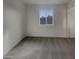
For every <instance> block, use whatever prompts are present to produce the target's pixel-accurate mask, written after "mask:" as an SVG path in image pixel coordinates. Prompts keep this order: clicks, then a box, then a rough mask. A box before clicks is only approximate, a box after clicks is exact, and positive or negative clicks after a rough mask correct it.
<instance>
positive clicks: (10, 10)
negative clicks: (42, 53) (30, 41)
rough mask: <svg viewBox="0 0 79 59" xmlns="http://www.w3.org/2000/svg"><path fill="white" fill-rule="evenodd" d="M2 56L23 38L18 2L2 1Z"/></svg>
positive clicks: (21, 7) (11, 0) (21, 6)
mask: <svg viewBox="0 0 79 59" xmlns="http://www.w3.org/2000/svg"><path fill="white" fill-rule="evenodd" d="M3 5H4V6H3V8H4V9H3V54H4V55H5V54H6V53H7V52H8V51H10V49H12V48H13V47H14V46H15V45H16V44H17V43H18V42H19V41H21V39H22V38H23V34H24V32H23V30H24V28H23V25H22V24H23V17H22V15H23V11H24V10H23V8H24V6H23V5H22V4H21V3H20V1H18V0H4V1H3Z"/></svg>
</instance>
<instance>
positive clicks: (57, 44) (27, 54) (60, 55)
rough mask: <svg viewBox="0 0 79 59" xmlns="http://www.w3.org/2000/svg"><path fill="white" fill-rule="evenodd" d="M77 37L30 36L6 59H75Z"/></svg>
mask: <svg viewBox="0 0 79 59" xmlns="http://www.w3.org/2000/svg"><path fill="white" fill-rule="evenodd" d="M74 50H75V39H66V38H38V37H37V38H35V37H30V38H29V37H28V38H25V39H24V40H23V41H21V42H20V43H19V44H18V45H16V46H15V47H14V48H13V49H12V50H11V51H9V52H8V53H7V54H6V55H5V56H4V59H75V52H74Z"/></svg>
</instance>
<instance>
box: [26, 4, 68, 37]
mask: <svg viewBox="0 0 79 59" xmlns="http://www.w3.org/2000/svg"><path fill="white" fill-rule="evenodd" d="M41 8H46V9H52V10H54V13H55V15H54V25H53V26H40V25H39V10H40V9H41ZM25 28H26V35H27V36H41V37H66V36H67V31H66V30H67V29H66V5H26V26H25Z"/></svg>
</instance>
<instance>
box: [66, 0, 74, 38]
mask: <svg viewBox="0 0 79 59" xmlns="http://www.w3.org/2000/svg"><path fill="white" fill-rule="evenodd" d="M67 23H68V25H67V29H68V37H71V38H74V37H75V0H71V1H70V2H69V3H68V5H67Z"/></svg>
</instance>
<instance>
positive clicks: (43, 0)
mask: <svg viewBox="0 0 79 59" xmlns="http://www.w3.org/2000/svg"><path fill="white" fill-rule="evenodd" d="M22 1H23V2H24V3H26V4H66V3H67V2H69V1H70V0H22Z"/></svg>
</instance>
